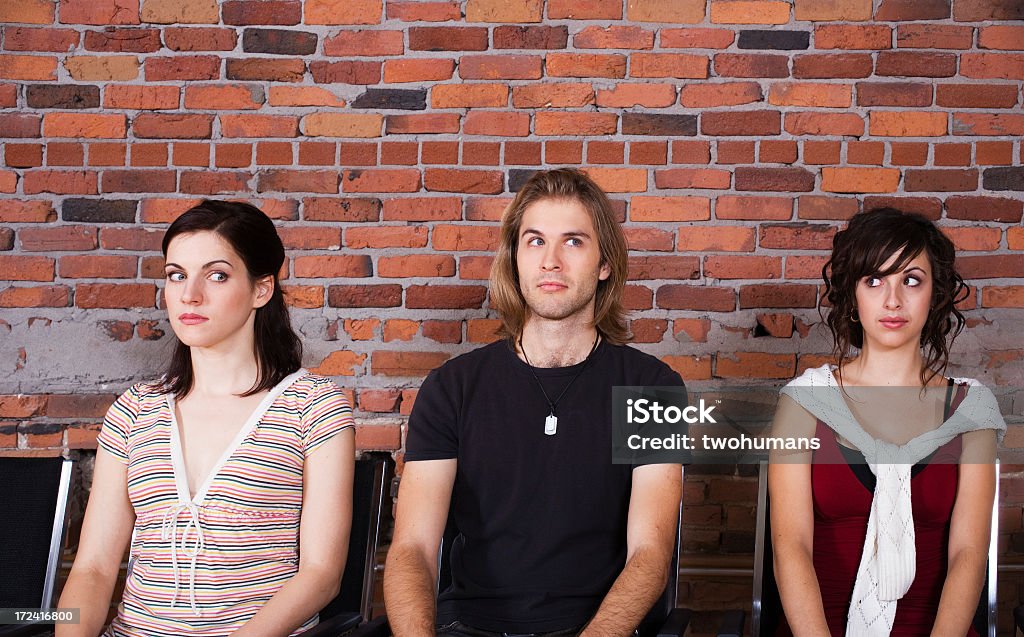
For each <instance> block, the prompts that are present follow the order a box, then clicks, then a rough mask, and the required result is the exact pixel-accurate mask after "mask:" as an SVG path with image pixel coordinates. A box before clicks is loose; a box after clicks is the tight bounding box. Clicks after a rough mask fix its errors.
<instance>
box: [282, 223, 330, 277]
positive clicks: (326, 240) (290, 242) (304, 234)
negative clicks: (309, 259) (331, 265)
mask: <svg viewBox="0 0 1024 637" xmlns="http://www.w3.org/2000/svg"><path fill="white" fill-rule="evenodd" d="M277 233H278V234H279V235H280V236H281V242H282V243H284V247H285V249H287V250H337V249H338V248H339V247H341V228H321V227H312V228H308V227H295V226H291V227H284V228H278V229H277ZM294 269H295V268H294V267H293V272H294Z"/></svg>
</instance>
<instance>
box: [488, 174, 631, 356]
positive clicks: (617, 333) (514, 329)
mask: <svg viewBox="0 0 1024 637" xmlns="http://www.w3.org/2000/svg"><path fill="white" fill-rule="evenodd" d="M545 199H563V200H564V199H568V200H570V201H578V202H579V203H580V204H581V205H582V206H583V208H584V209H585V210H586V211H587V213H588V214H589V215H590V220H591V222H592V223H593V224H594V230H595V231H596V232H597V245H598V249H599V250H600V252H601V264H602V265H607V266H608V269H609V270H610V271H611V274H610V275H609V276H608V278H607V279H605V280H603V281H598V282H597V293H596V294H595V302H594V326H595V327H596V328H597V331H598V332H600V333H601V335H602V336H603V337H604V338H605V339H606V340H607V341H608V342H609V343H612V344H614V345H620V344H622V343H625V342H627V341H628V340H630V338H631V335H630V333H629V330H628V329H627V327H626V310H625V309H624V308H623V307H622V290H623V288H624V287H625V284H626V276H627V268H628V260H627V255H628V249H627V247H626V237H625V235H623V233H622V228H621V227H620V226H619V223H618V221H616V219H615V212H614V211H613V210H612V204H611V202H610V201H609V200H608V196H607V195H605V194H604V191H602V190H601V188H600V186H598V185H597V184H596V183H594V181H593V180H592V179H591V178H590V177H587V176H586V175H585V174H584V173H582V172H581V171H579V170H576V169H575V168H557V169H554V170H544V171H537V172H535V173H534V174H533V176H532V177H530V179H529V180H528V181H527V182H526V183H525V184H523V187H522V188H520V189H519V192H518V193H516V197H515V199H513V200H512V203H511V204H509V206H508V208H506V209H505V214H504V215H503V216H502V218H501V242H500V244H499V245H498V252H497V254H496V255H495V257H494V263H493V264H492V265H491V281H490V286H491V307H493V308H494V309H496V310H497V311H498V313H499V314H500V315H501V322H502V326H501V329H500V330H499V332H498V333H499V335H501V336H502V337H505V338H510V339H516V338H519V336H520V335H521V334H522V331H523V326H524V325H525V324H526V316H527V306H526V299H525V298H524V297H523V292H522V289H521V288H520V282H519V267H518V264H517V262H516V250H517V249H518V247H519V245H518V244H519V230H520V226H521V225H522V222H523V214H524V213H525V212H526V209H527V208H529V207H530V206H531V205H532V204H534V203H536V202H538V201H543V200H545Z"/></svg>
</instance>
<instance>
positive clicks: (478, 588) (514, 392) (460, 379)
mask: <svg viewBox="0 0 1024 637" xmlns="http://www.w3.org/2000/svg"><path fill="white" fill-rule="evenodd" d="M583 365H586V367H585V368H583V372H582V373H581V374H580V376H579V378H577V379H576V381H575V382H574V383H572V385H571V386H570V387H569V389H568V391H567V392H566V393H565V395H564V396H563V397H562V398H561V400H560V401H558V405H557V416H558V430H557V433H556V434H555V435H552V436H548V435H545V434H544V420H545V418H546V417H547V415H548V413H549V411H550V409H549V406H548V403H547V402H546V400H545V399H544V395H543V394H542V393H541V390H540V388H539V387H538V386H537V380H536V379H535V378H534V376H533V375H532V374H531V373H530V368H529V366H527V365H526V363H524V362H523V361H521V360H520V359H519V358H518V356H516V354H515V352H514V351H513V349H512V347H511V345H510V344H509V343H508V342H507V341H499V342H496V343H492V344H491V345H488V346H485V347H482V348H480V349H477V350H475V351H472V352H469V353H467V354H464V355H462V356H459V357H457V358H455V359H453V360H451V361H449V362H448V363H446V364H444V365H443V366H441V367H440V368H438V369H436V370H434V371H433V372H431V373H430V375H429V376H428V377H427V379H426V380H425V381H424V383H423V385H422V387H421V388H420V391H419V394H418V395H417V397H416V404H415V407H414V408H413V411H412V414H411V416H410V418H409V435H408V439H407V441H406V453H405V460H406V461H410V462H411V461H417V460H439V459H448V458H456V459H457V460H458V470H457V472H456V476H455V485H454V490H453V493H452V503H451V511H452V515H453V517H454V521H455V523H456V525H457V527H458V529H459V532H460V536H459V537H458V538H457V539H456V540H455V542H454V544H453V547H452V551H451V567H452V579H453V583H452V585H451V587H449V588H448V589H447V590H445V591H442V593H441V595H440V596H439V598H438V607H437V619H438V623H439V625H440V624H444V623H448V622H451V621H454V620H456V619H457V620H459V621H462V622H464V623H466V624H469V625H470V626H475V627H477V628H482V629H485V630H495V631H504V632H545V631H553V630H560V629H564V628H571V627H574V626H579V625H581V624H584V623H586V622H587V621H589V620H590V618H591V617H592V616H593V614H594V613H595V612H596V611H597V607H598V606H599V605H600V603H601V600H602V599H603V598H604V596H605V594H606V593H607V592H608V589H609V588H611V585H612V583H613V582H614V580H615V578H616V577H617V576H618V574H619V572H620V571H621V570H622V567H623V566H624V564H625V557H626V517H627V513H628V509H629V495H630V487H631V485H632V469H633V467H631V466H629V465H615V464H612V453H611V414H612V402H611V401H612V391H611V388H612V387H613V386H616V385H646V386H681V385H682V380H681V379H680V377H679V374H677V373H676V372H674V371H672V369H671V368H669V367H668V366H667V365H665V364H664V363H662V362H661V361H659V360H658V359H657V358H655V357H653V356H650V355H648V354H645V353H643V352H641V351H639V350H636V349H633V348H631V347H628V346H614V345H609V344H607V343H606V342H604V341H602V342H601V344H600V345H598V347H597V349H596V350H595V351H594V352H593V354H592V355H591V357H590V361H589V363H580V364H579V365H574V366H572V367H561V368H551V369H545V368H534V370H533V371H534V372H535V373H536V375H537V377H539V378H540V381H541V382H542V383H543V384H544V388H545V390H546V391H547V394H548V396H549V397H551V399H552V400H554V399H555V398H556V397H557V396H558V395H559V394H560V393H561V392H562V390H563V389H564V388H565V387H566V385H567V384H568V383H569V381H570V380H571V379H572V378H573V376H575V375H576V374H577V372H579V371H580V369H581V368H582V366H583Z"/></svg>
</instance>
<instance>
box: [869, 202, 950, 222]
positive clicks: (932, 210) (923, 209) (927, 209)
mask: <svg viewBox="0 0 1024 637" xmlns="http://www.w3.org/2000/svg"><path fill="white" fill-rule="evenodd" d="M872 208H898V209H900V210H903V211H904V212H916V213H917V214H919V215H923V216H925V217H927V218H929V219H931V220H933V221H935V220H938V219H939V217H940V216H942V202H941V201H939V200H938V199H936V198H935V197H892V196H889V197H885V196H877V197H864V209H865V210H871V209H872Z"/></svg>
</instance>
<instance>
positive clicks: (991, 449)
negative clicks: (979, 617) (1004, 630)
mask: <svg viewBox="0 0 1024 637" xmlns="http://www.w3.org/2000/svg"><path fill="white" fill-rule="evenodd" d="M995 448H996V438H995V432H994V431H993V430H991V429H984V430H979V431H972V432H969V433H966V434H964V436H963V452H962V453H961V455H960V467H959V478H958V480H957V487H956V503H955V504H954V505H953V515H952V518H951V520H950V525H949V551H948V557H949V565H948V567H947V569H946V581H945V583H944V584H943V585H942V597H941V598H940V599H939V609H938V614H937V615H936V616H935V625H934V626H932V633H931V634H932V636H933V637H940V636H943V635H950V636H953V635H955V636H956V637H963V635H966V634H967V631H968V629H969V628H970V626H971V620H973V619H974V612H975V610H977V608H978V600H979V599H980V598H981V587H982V585H983V583H984V581H985V564H986V562H987V558H988V545H989V534H990V533H991V527H992V502H993V499H994V498H995V491H996V472H995V467H994V466H993V465H994V462H995Z"/></svg>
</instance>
